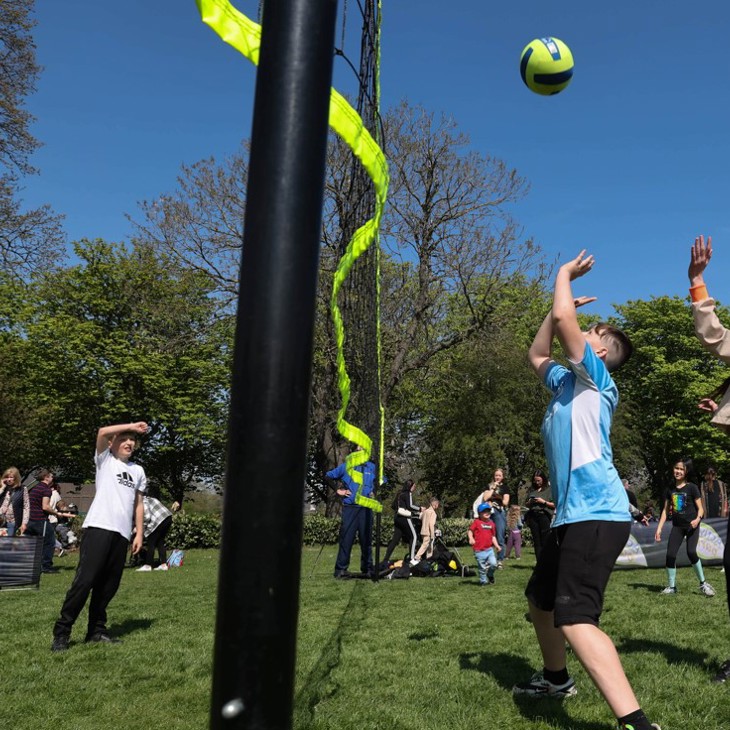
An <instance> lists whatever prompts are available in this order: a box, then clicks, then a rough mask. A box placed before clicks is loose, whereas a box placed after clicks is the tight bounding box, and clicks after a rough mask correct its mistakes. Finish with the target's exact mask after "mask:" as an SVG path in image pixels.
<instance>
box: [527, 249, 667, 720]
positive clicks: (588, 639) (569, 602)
mask: <svg viewBox="0 0 730 730" xmlns="http://www.w3.org/2000/svg"><path fill="white" fill-rule="evenodd" d="M593 263H594V259H593V256H586V254H585V251H581V252H580V254H578V256H577V257H576V258H575V259H573V260H572V261H569V262H568V263H566V264H564V265H563V266H561V267H560V270H559V271H558V274H557V277H556V279H555V290H554V293H553V306H552V309H551V311H550V313H549V314H548V315H547V317H546V318H545V320H544V321H543V323H542V325H541V326H540V329H539V330H538V332H537V334H536V335H535V339H534V341H533V343H532V346H531V347H530V354H529V357H530V364H531V365H532V367H533V368H534V369H535V372H536V373H537V374H538V376H539V377H540V378H541V379H542V380H543V382H544V383H545V385H546V386H547V387H548V389H549V390H550V391H551V392H552V393H553V398H552V400H551V401H550V404H549V405H548V408H547V412H546V413H545V418H544V420H543V424H542V435H543V439H544V442H545V454H546V456H547V460H548V465H549V469H550V480H551V483H552V489H553V496H554V502H555V519H554V521H553V525H552V529H551V531H550V535H549V537H548V540H547V543H546V545H545V546H544V547H543V549H542V551H541V552H540V555H539V556H538V560H537V565H536V566H535V569H534V571H533V574H532V577H531V578H530V581H529V583H528V584H527V588H526V589H525V595H526V596H527V599H528V602H529V607H530V616H531V618H532V623H533V626H534V627H535V633H536V634H537V639H538V642H539V644H540V650H541V652H542V658H543V663H544V667H543V669H542V671H539V672H537V673H536V674H535V675H534V676H533V677H532V678H531V679H530V681H529V682H525V683H522V684H517V685H515V687H514V688H513V692H514V694H516V695H529V696H533V697H542V696H551V697H558V698H560V697H569V696H571V695H574V694H576V692H577V689H576V687H575V682H574V681H573V680H572V679H571V678H570V676H569V675H568V670H567V666H566V655H565V642H566V641H567V642H568V643H569V644H570V646H571V647H572V649H573V652H574V653H575V655H576V656H577V657H578V659H579V660H580V662H581V664H582V665H583V666H584V667H585V669H586V671H587V672H588V674H589V675H590V677H591V679H592V680H593V682H594V684H595V685H596V687H597V688H598V690H599V691H600V692H601V694H602V695H603V697H604V698H605V700H606V702H607V703H608V705H609V706H610V708H611V710H612V711H613V712H614V714H615V715H616V717H617V718H618V721H619V727H620V728H622V729H624V730H629V728H631V729H632V730H651V729H652V728H654V729H655V730H656V729H657V728H658V727H659V726H658V725H652V724H650V723H649V721H648V720H647V718H646V715H645V714H644V713H643V711H642V710H641V708H640V707H639V703H638V702H637V701H636V697H635V696H634V692H633V690H632V689H631V685H630V684H629V682H628V680H627V679H626V675H625V674H624V670H623V667H622V666H621V660H620V659H619V656H618V652H617V651H616V647H615V646H614V644H613V642H612V641H611V639H610V638H609V637H608V636H607V635H606V634H605V633H604V632H603V631H601V629H600V628H599V627H598V622H599V619H600V616H601V612H602V610H603V594H604V591H605V589H606V585H607V584H608V579H609V577H610V575H611V571H612V570H613V566H614V563H615V562H616V558H618V556H619V554H620V553H621V550H622V549H623V547H624V545H625V544H626V541H627V540H628V538H629V533H630V530H631V515H630V513H629V501H628V498H627V496H626V490H625V489H624V487H623V484H622V483H621V480H620V479H619V476H618V474H617V472H616V469H615V467H614V466H613V457H612V451H611V442H610V433H611V421H612V419H613V413H614V411H615V409H616V405H617V403H618V391H617V389H616V385H615V383H614V382H613V379H612V378H611V376H610V374H609V371H613V370H616V369H617V368H619V367H620V366H621V365H623V364H624V362H626V360H627V359H628V358H629V357H630V355H631V352H632V346H631V342H630V341H629V339H628V337H626V335H625V334H624V333H623V332H621V330H619V329H617V328H615V327H612V326H610V325H608V324H597V325H595V326H594V327H591V328H590V329H589V330H588V331H587V332H582V331H581V329H580V327H579V325H578V318H577V315H576V307H579V306H582V305H584V304H588V303H589V302H593V301H595V297H579V298H577V299H574V298H573V292H572V288H571V282H572V281H573V280H574V279H577V278H578V277H580V276H583V275H584V274H587V273H588V272H589V271H590V270H591V268H592V267H593ZM554 336H557V338H558V340H559V341H560V344H561V345H562V348H563V351H564V353H565V355H566V357H567V358H568V361H569V365H570V367H569V368H566V367H565V366H563V365H559V364H558V363H556V362H555V361H554V360H553V358H552V344H553V337H554Z"/></svg>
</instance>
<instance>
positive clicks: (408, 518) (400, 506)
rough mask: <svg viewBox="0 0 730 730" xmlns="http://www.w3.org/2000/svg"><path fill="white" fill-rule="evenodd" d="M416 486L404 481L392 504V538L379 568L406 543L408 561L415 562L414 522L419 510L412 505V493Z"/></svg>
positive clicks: (416, 540) (386, 563) (417, 530)
mask: <svg viewBox="0 0 730 730" xmlns="http://www.w3.org/2000/svg"><path fill="white" fill-rule="evenodd" d="M415 489H416V484H415V482H414V481H413V479H406V481H405V483H404V484H403V487H402V488H401V490H400V492H398V495H397V496H396V498H395V501H394V502H393V509H395V524H394V526H393V537H392V538H391V540H390V542H389V543H388V547H387V549H386V550H385V557H384V558H383V561H382V563H381V567H384V566H387V565H388V560H389V558H390V556H391V554H392V553H393V550H395V549H396V548H397V547H398V545H399V544H400V543H401V541H402V542H405V543H408V546H409V551H410V552H409V559H410V561H411V563H414V562H416V548H417V547H418V533H419V529H418V528H416V526H415V524H414V520H417V519H419V518H420V514H421V508H420V507H418V506H417V505H415V504H413V492H414V491H415Z"/></svg>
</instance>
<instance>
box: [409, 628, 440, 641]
mask: <svg viewBox="0 0 730 730" xmlns="http://www.w3.org/2000/svg"><path fill="white" fill-rule="evenodd" d="M439 636H440V634H439V632H438V629H431V630H430V631H421V632H420V633H417V634H409V636H408V638H409V639H410V640H411V641H426V640H427V639H438V638H439Z"/></svg>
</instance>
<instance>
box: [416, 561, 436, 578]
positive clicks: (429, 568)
mask: <svg viewBox="0 0 730 730" xmlns="http://www.w3.org/2000/svg"><path fill="white" fill-rule="evenodd" d="M432 573H433V565H432V564H431V562H430V561H428V560H421V561H420V562H418V563H416V564H415V565H413V566H411V575H412V576H414V577H417V578H428V577H429V576H430V575H431V574H432Z"/></svg>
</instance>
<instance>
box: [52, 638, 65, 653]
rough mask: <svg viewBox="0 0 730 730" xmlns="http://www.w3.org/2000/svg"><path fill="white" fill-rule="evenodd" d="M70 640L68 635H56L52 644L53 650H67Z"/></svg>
mask: <svg viewBox="0 0 730 730" xmlns="http://www.w3.org/2000/svg"><path fill="white" fill-rule="evenodd" d="M68 641H69V639H68V636H66V635H65V634H61V635H60V636H54V637H53V643H52V644H51V651H66V650H67V649H68Z"/></svg>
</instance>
